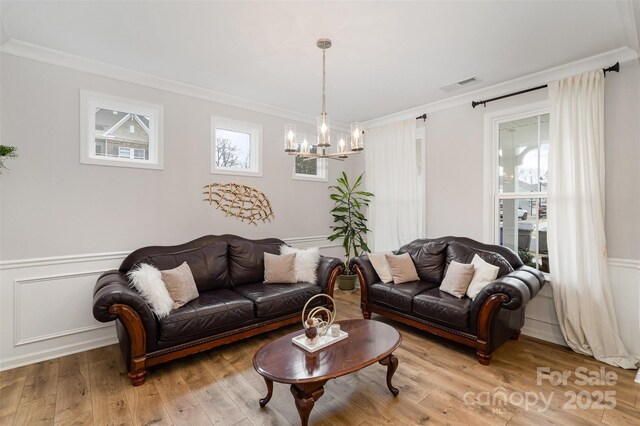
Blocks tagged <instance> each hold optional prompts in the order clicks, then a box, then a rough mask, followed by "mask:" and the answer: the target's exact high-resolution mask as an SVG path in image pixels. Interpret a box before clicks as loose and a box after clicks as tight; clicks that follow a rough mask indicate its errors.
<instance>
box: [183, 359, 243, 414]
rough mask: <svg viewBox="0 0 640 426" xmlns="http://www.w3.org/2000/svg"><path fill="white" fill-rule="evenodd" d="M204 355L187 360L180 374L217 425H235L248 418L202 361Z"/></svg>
mask: <svg viewBox="0 0 640 426" xmlns="http://www.w3.org/2000/svg"><path fill="white" fill-rule="evenodd" d="M202 358H203V357H202V356H199V357H192V359H189V360H185V361H186V362H185V363H184V364H183V366H182V368H181V369H180V374H181V375H182V378H183V379H184V381H185V383H186V384H187V386H188V387H189V390H190V391H191V393H192V394H193V396H194V397H195V398H196V400H197V401H198V403H199V404H200V406H201V407H202V409H203V410H204V411H205V413H206V414H207V416H208V417H209V419H210V420H211V421H212V422H213V423H214V424H215V425H233V424H237V423H241V422H242V421H244V420H246V421H248V419H247V418H246V416H245V415H244V413H243V412H242V410H240V409H239V408H238V406H237V405H236V404H235V403H234V402H233V400H232V399H231V398H230V397H229V395H227V394H226V392H225V391H224V389H223V387H222V385H221V384H220V383H218V382H217V381H216V380H215V378H214V377H213V376H212V375H211V373H209V371H208V370H207V368H206V367H205V366H204V364H203V363H202Z"/></svg>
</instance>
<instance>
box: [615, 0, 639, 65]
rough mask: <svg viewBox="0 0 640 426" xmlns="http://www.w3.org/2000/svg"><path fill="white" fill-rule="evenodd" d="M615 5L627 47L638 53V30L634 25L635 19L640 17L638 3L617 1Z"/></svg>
mask: <svg viewBox="0 0 640 426" xmlns="http://www.w3.org/2000/svg"><path fill="white" fill-rule="evenodd" d="M617 4H618V12H619V13H620V24H621V27H622V31H623V33H624V37H625V40H626V41H627V46H629V47H630V48H632V49H634V50H635V51H636V52H638V53H640V33H639V32H638V30H640V28H638V27H637V25H636V19H638V17H639V16H640V1H638V0H634V1H619V2H617Z"/></svg>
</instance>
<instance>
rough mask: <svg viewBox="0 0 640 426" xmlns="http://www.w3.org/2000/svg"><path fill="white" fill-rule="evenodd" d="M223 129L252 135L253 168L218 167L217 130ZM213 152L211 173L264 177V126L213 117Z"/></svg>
mask: <svg viewBox="0 0 640 426" xmlns="http://www.w3.org/2000/svg"><path fill="white" fill-rule="evenodd" d="M217 128H222V129H225V130H230V131H232V132H242V133H249V134H250V135H251V160H250V161H251V167H250V168H249V169H245V170H243V169H238V168H234V167H219V166H216V161H215V158H216V157H215V156H216V129H217ZM210 149H211V152H210V154H209V161H210V162H211V173H213V174H221V175H235V176H255V177H262V126H261V125H260V124H253V123H248V122H244V121H238V120H231V119H228V118H222V117H215V116H211V144H210Z"/></svg>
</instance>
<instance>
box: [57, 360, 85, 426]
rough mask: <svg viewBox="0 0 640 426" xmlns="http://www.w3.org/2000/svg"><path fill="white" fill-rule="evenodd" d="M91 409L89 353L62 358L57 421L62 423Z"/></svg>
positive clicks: (59, 375) (59, 371)
mask: <svg viewBox="0 0 640 426" xmlns="http://www.w3.org/2000/svg"><path fill="white" fill-rule="evenodd" d="M91 410H92V407H91V386H90V383H89V365H88V363H87V353H86V352H81V353H78V354H74V355H69V356H65V357H62V358H60V366H59V370H58V389H57V392H56V410H55V421H56V422H58V423H60V422H63V421H68V420H72V419H74V418H77V417H80V416H81V415H82V414H83V413H86V412H91Z"/></svg>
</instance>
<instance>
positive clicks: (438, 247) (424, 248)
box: [398, 240, 447, 284]
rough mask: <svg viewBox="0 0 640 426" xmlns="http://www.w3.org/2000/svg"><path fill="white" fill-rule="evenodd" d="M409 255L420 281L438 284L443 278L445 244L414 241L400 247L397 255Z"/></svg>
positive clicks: (441, 242)
mask: <svg viewBox="0 0 640 426" xmlns="http://www.w3.org/2000/svg"><path fill="white" fill-rule="evenodd" d="M403 253H409V255H410V256H411V259H412V260H413V263H414V264H415V265H416V270H417V271H418V277H420V280H422V281H429V282H432V283H436V284H440V282H442V279H443V278H444V270H445V261H446V254H447V243H446V242H444V241H429V242H425V241H424V240H416V241H413V242H411V243H409V244H405V245H404V246H402V247H400V249H399V250H398V254H403Z"/></svg>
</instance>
